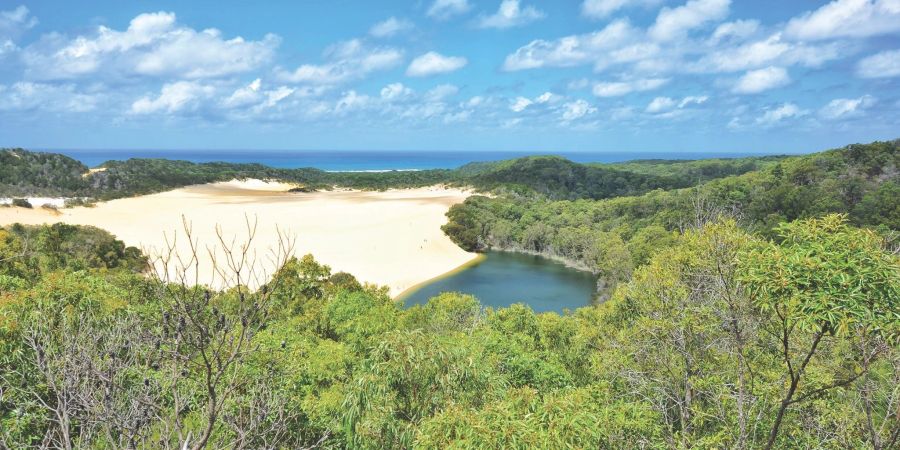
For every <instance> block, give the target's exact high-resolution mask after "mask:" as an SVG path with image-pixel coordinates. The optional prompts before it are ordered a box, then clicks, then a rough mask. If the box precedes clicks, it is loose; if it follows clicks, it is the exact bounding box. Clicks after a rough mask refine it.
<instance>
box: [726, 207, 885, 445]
mask: <svg viewBox="0 0 900 450" xmlns="http://www.w3.org/2000/svg"><path fill="white" fill-rule="evenodd" d="M776 231H777V232H778V235H779V236H780V238H781V239H782V242H781V243H775V242H766V243H762V244H760V245H759V246H758V247H757V248H755V249H753V250H752V251H750V252H749V253H747V254H746V255H745V256H744V257H743V258H742V267H743V271H744V281H745V282H746V283H748V284H749V286H750V289H751V293H752V298H753V303H754V305H755V306H756V308H758V309H759V311H760V312H761V313H763V314H766V315H768V316H769V318H770V320H769V321H768V323H767V328H768V329H769V331H770V332H771V333H773V335H774V336H776V337H777V339H778V341H779V343H780V346H779V347H780V354H781V355H780V356H781V359H782V362H783V368H784V370H785V371H786V373H785V376H786V378H787V389H786V391H785V392H784V394H783V396H782V399H781V402H780V404H779V405H778V407H777V408H776V411H777V412H776V415H775V419H774V422H773V424H772V427H771V431H770V433H769V438H768V440H767V443H766V448H772V447H773V446H775V444H776V442H777V438H778V433H779V429H780V428H781V425H782V422H783V420H784V416H785V413H786V412H787V410H788V408H789V407H790V406H791V405H794V404H797V403H800V402H803V401H807V400H810V399H814V398H818V397H820V396H822V395H823V394H825V393H826V392H827V391H829V390H831V389H834V388H837V387H843V386H847V385H849V384H850V383H852V382H854V381H855V380H856V379H858V378H859V377H860V376H862V375H863V373H864V370H863V369H864V364H863V362H862V361H850V362H848V364H847V367H843V368H840V369H838V370H839V372H840V373H835V374H834V375H833V380H834V381H832V382H827V383H824V384H816V383H804V382H805V381H806V380H807V377H806V375H807V369H808V367H809V366H810V363H811V362H812V361H813V360H814V358H815V357H816V356H817V350H818V349H819V348H820V345H822V343H823V340H827V339H848V338H849V337H850V336H856V335H863V336H865V335H870V334H871V335H876V336H885V337H887V338H888V339H890V340H891V341H893V342H896V337H897V333H898V332H900V262H898V258H897V257H896V255H892V254H891V253H889V252H887V251H885V250H884V249H883V248H882V243H883V242H882V240H881V238H880V237H879V236H878V235H877V234H875V233H874V232H872V231H870V230H861V229H857V228H853V227H851V226H849V225H847V220H846V217H845V216H842V215H829V216H826V217H824V218H822V219H808V220H802V221H797V222H793V223H789V224H785V225H782V226H780V227H778V228H777V229H776ZM868 357H870V356H868V355H863V358H868ZM807 385H808V386H807Z"/></svg>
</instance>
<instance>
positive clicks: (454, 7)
mask: <svg viewBox="0 0 900 450" xmlns="http://www.w3.org/2000/svg"><path fill="white" fill-rule="evenodd" d="M470 9H472V6H471V5H469V1H468V0H434V3H432V4H431V7H430V8H428V12H427V14H428V16H429V17H432V18H434V19H438V20H446V19H449V18H451V17H453V16H457V15H460V14H463V13H466V12H468V11H469V10H470Z"/></svg>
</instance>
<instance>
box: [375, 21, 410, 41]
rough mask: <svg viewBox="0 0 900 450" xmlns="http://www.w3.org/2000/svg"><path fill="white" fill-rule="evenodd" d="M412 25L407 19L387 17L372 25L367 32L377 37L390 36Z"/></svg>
mask: <svg viewBox="0 0 900 450" xmlns="http://www.w3.org/2000/svg"><path fill="white" fill-rule="evenodd" d="M412 27H413V24H412V22H410V21H409V20H406V19H398V18H396V17H389V18H387V19H385V20H384V21H383V22H378V23H376V24H375V25H372V28H370V29H369V34H371V35H372V36H375V37H379V38H384V37H391V36H393V35H395V34H397V33H400V32H402V31H406V30H409V29H412Z"/></svg>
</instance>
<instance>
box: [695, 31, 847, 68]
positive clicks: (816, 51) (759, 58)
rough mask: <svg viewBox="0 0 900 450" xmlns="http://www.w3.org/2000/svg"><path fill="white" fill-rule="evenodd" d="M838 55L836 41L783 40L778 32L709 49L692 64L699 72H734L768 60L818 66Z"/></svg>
mask: <svg viewBox="0 0 900 450" xmlns="http://www.w3.org/2000/svg"><path fill="white" fill-rule="evenodd" d="M840 56H841V53H840V46H839V45H838V44H826V45H820V46H810V45H807V44H804V43H796V42H790V41H786V40H785V39H784V38H783V37H782V34H781V33H774V34H772V35H771V36H769V37H767V38H765V39H760V40H756V41H751V42H747V43H742V44H739V45H736V46H729V47H725V48H721V49H717V50H714V51H711V52H709V53H708V54H707V55H705V56H704V57H703V58H701V59H700V60H699V61H698V62H697V64H696V66H695V67H696V68H697V70H698V71H701V72H735V71H740V70H747V69H754V68H759V67H766V66H769V65H772V64H779V65H786V66H791V65H798V64H799V65H801V66H805V67H818V66H820V65H822V64H823V63H825V62H827V61H830V60H833V59H837V58H838V57H840Z"/></svg>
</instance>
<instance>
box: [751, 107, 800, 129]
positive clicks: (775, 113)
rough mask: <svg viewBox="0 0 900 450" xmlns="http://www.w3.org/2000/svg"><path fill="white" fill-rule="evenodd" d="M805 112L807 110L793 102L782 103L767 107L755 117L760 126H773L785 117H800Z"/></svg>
mask: <svg viewBox="0 0 900 450" xmlns="http://www.w3.org/2000/svg"><path fill="white" fill-rule="evenodd" d="M806 114H807V111H805V110H802V109H800V107H798V106H797V105H795V104H793V103H784V104H782V105H781V106H779V107H777V108H774V109H769V110H767V111H766V112H765V113H763V115H761V116H759V117H757V118H756V124H757V125H761V126H766V127H768V126H774V125H777V124H779V123H781V122H783V121H785V120H787V119H793V118H797V117H801V116H804V115H806Z"/></svg>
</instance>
